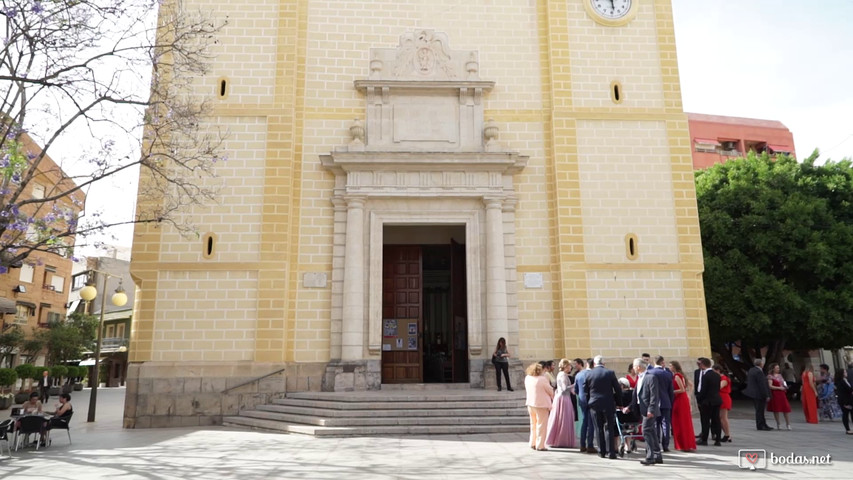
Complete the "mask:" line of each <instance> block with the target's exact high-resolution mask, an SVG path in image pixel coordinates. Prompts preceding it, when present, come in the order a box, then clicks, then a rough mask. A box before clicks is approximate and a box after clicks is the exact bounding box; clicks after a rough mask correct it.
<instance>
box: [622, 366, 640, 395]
mask: <svg viewBox="0 0 853 480" xmlns="http://www.w3.org/2000/svg"><path fill="white" fill-rule="evenodd" d="M625 378H627V379H628V386H629V387H630V388H631V389H634V388H637V378H638V377H637V374H636V373H634V364H633V363H629V364H628V373H627V374H626V375H625Z"/></svg>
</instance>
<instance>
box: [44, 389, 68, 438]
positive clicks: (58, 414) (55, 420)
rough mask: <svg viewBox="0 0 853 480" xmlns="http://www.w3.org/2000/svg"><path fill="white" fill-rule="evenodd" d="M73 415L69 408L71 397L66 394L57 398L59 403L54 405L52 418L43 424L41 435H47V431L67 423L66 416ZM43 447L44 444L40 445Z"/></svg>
mask: <svg viewBox="0 0 853 480" xmlns="http://www.w3.org/2000/svg"><path fill="white" fill-rule="evenodd" d="M72 413H74V407H72V406H71V395H69V394H67V393H63V394H61V395H60V396H59V403H58V404H57V405H56V411H55V412H54V413H53V417H52V418H51V419H50V420H49V421H47V422H45V424H44V430H42V435H46V434H47V430H50V429H52V428H54V427H56V426H64V425H66V424H67V422H68V418H67V417H68V416H70V415H71V414H72ZM42 445H44V443H42Z"/></svg>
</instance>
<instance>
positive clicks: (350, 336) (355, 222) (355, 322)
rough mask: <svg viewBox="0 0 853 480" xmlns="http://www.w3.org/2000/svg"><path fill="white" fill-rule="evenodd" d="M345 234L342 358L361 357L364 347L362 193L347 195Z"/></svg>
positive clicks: (345, 359)
mask: <svg viewBox="0 0 853 480" xmlns="http://www.w3.org/2000/svg"><path fill="white" fill-rule="evenodd" d="M345 200H346V202H347V234H346V257H345V258H346V260H345V263H344V298H343V300H344V301H343V312H342V313H343V318H342V323H343V325H342V327H341V330H342V333H341V360H343V361H352V360H361V358H362V352H363V351H364V202H365V198H364V197H352V196H350V197H346V198H345Z"/></svg>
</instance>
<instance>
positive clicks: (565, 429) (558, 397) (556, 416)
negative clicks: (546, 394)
mask: <svg viewBox="0 0 853 480" xmlns="http://www.w3.org/2000/svg"><path fill="white" fill-rule="evenodd" d="M558 368H559V369H560V373H558V374H557V392H556V393H555V394H554V402H553V404H552V405H551V414H550V415H549V416H548V436H547V437H545V445H548V446H549V447H557V448H577V446H578V441H577V438H575V412H574V408H573V407H572V381H571V379H569V372H571V371H572V364H571V362H569V361H568V360H567V359H565V358H564V359H562V360H560V363H559V365H558Z"/></svg>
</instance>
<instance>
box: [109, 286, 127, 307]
mask: <svg viewBox="0 0 853 480" xmlns="http://www.w3.org/2000/svg"><path fill="white" fill-rule="evenodd" d="M111 301H112V302H113V305H115V306H116V307H123V306H125V304H127V294H126V293H124V289H123V288H121V287H118V288H117V289H116V293H114V294H113V298H112V299H111Z"/></svg>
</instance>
